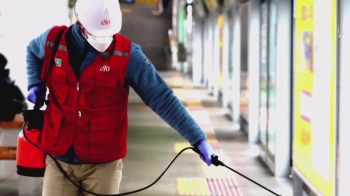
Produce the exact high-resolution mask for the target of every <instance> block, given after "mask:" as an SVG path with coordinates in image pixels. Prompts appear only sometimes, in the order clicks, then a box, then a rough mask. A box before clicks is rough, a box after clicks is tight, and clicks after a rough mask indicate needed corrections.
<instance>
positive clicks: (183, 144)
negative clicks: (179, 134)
mask: <svg viewBox="0 0 350 196" xmlns="http://www.w3.org/2000/svg"><path fill="white" fill-rule="evenodd" d="M186 147H191V145H190V144H189V143H188V142H176V143H175V145H174V151H175V153H179V152H180V151H181V150H182V149H184V148H186ZM194 153H195V152H194V151H193V150H186V151H185V152H183V154H194Z"/></svg>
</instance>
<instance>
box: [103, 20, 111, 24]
mask: <svg viewBox="0 0 350 196" xmlns="http://www.w3.org/2000/svg"><path fill="white" fill-rule="evenodd" d="M109 23H111V22H110V21H109V20H107V19H104V20H102V21H101V25H109Z"/></svg>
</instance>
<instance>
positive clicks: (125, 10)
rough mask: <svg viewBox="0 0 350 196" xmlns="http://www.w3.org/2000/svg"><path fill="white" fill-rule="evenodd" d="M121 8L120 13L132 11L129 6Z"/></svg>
mask: <svg viewBox="0 0 350 196" xmlns="http://www.w3.org/2000/svg"><path fill="white" fill-rule="evenodd" d="M121 10H122V13H124V14H126V13H130V12H131V11H132V10H131V9H130V8H125V7H123V8H121Z"/></svg>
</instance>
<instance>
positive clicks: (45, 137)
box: [42, 110, 64, 146]
mask: <svg viewBox="0 0 350 196" xmlns="http://www.w3.org/2000/svg"><path fill="white" fill-rule="evenodd" d="M45 112H46V114H45V118H44V127H43V130H42V142H43V143H44V144H47V145H49V146H55V145H56V143H57V142H58V141H59V139H60V134H61V127H62V126H63V125H62V124H63V121H64V119H63V116H62V115H60V114H57V113H52V112H54V111H53V110H49V111H48V110H46V111H45Z"/></svg>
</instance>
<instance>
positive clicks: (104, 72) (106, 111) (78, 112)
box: [39, 26, 131, 162]
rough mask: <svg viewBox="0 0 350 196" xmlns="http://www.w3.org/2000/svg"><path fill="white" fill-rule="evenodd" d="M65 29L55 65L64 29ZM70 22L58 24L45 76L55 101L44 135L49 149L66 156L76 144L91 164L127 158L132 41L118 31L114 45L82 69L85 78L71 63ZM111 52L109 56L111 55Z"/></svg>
mask: <svg viewBox="0 0 350 196" xmlns="http://www.w3.org/2000/svg"><path fill="white" fill-rule="evenodd" d="M63 28H66V29H65V30H64V33H63V36H62V39H61V41H60V45H59V47H58V50H57V52H56V54H55V57H54V58H55V63H54V65H53V66H52V68H51V73H50V72H49V69H50V59H51V54H52V50H53V46H54V43H55V40H56V37H57V35H58V32H59V31H60V30H61V29H63ZM68 29H69V28H67V27H66V26H60V27H55V28H53V29H52V30H51V31H50V33H49V35H48V37H47V40H46V46H45V59H44V65H43V70H42V73H41V79H42V80H43V81H44V79H45V77H46V74H48V73H50V75H48V79H47V81H46V86H47V87H48V88H49V95H48V100H49V104H48V105H47V108H46V110H45V120H44V127H43V130H42V132H41V136H40V138H39V143H40V147H41V148H42V150H43V151H45V152H46V153H48V154H52V155H54V156H61V155H63V154H64V153H66V152H67V150H68V149H69V148H70V147H71V146H72V145H74V149H75V152H76V154H77V156H78V157H79V158H80V159H81V160H83V161H87V162H109V161H114V160H117V159H121V158H124V157H125V155H126V146H127V145H126V137H127V129H128V114H127V105H128V96H129V88H128V87H125V78H126V70H127V67H128V64H129V60H130V48H131V41H130V40H128V39H127V38H125V37H123V36H121V35H119V34H116V35H114V41H113V43H112V44H111V46H110V47H109V48H108V49H107V51H106V52H104V53H99V54H98V55H97V57H96V59H95V60H94V61H93V62H92V63H91V64H90V65H88V66H87V67H86V68H85V70H84V71H83V72H82V73H81V75H80V78H79V80H78V79H77V78H76V76H75V73H74V71H73V69H72V68H71V65H70V64H69V61H68V55H69V51H68V48H67V43H66V40H65V35H66V34H67V32H68ZM108 54H109V55H108Z"/></svg>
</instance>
